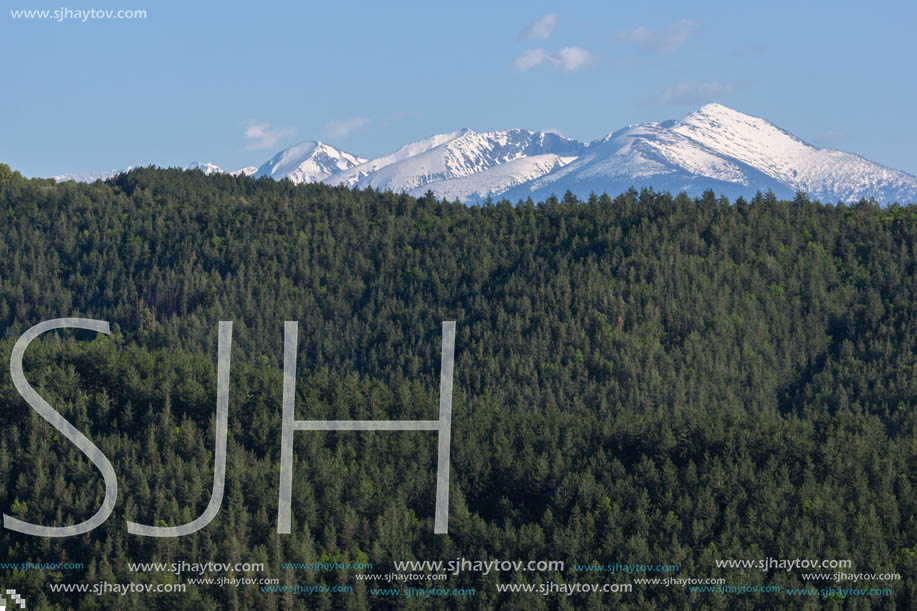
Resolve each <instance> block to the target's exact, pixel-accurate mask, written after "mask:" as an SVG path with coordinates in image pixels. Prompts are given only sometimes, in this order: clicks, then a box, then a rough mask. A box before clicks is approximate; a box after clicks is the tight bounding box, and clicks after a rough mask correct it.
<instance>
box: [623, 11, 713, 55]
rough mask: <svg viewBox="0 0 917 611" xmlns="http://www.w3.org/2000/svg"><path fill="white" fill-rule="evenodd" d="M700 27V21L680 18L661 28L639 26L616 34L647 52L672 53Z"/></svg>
mask: <svg viewBox="0 0 917 611" xmlns="http://www.w3.org/2000/svg"><path fill="white" fill-rule="evenodd" d="M699 29H700V23H698V22H697V21H692V20H690V19H682V20H681V21H677V22H675V23H673V24H672V25H670V26H669V27H667V28H665V29H662V30H651V29H649V28H647V27H646V26H642V25H641V26H640V27H637V28H634V29H633V30H626V31H624V32H621V33H620V34H618V40H619V41H620V42H628V43H631V44H632V45H635V46H636V47H638V48H640V49H642V50H643V51H644V52H647V53H662V54H667V53H674V52H675V51H677V50H678V49H680V48H681V47H682V45H684V44H685V43H686V42H688V39H690V38H691V36H693V35H694V33H695V32H697V31H698V30H699Z"/></svg>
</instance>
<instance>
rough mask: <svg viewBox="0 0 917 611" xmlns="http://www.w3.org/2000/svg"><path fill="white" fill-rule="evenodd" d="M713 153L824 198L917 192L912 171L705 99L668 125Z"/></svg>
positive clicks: (843, 198) (854, 198)
mask: <svg viewBox="0 0 917 611" xmlns="http://www.w3.org/2000/svg"><path fill="white" fill-rule="evenodd" d="M671 129H672V131H674V132H677V133H679V134H683V135H685V136H687V137H689V138H691V139H693V140H695V141H696V142H699V143H701V144H703V145H705V146H707V147H708V148H710V149H711V150H713V151H716V152H717V153H719V154H721V155H724V156H729V157H731V158H733V159H737V160H739V161H742V162H744V163H747V164H748V165H750V166H752V167H754V168H757V169H758V170H760V171H761V172H763V173H765V174H767V175H768V176H771V177H772V178H774V179H776V180H778V181H779V182H781V183H782V184H784V185H786V186H787V187H788V188H789V189H791V190H792V191H806V192H807V193H808V194H809V195H811V196H814V197H817V198H821V199H826V200H836V199H841V200H846V201H851V200H858V199H860V198H862V197H866V198H869V197H875V198H876V199H877V200H879V199H883V200H884V199H887V198H889V197H891V198H892V199H894V197H893V196H894V194H895V193H908V192H910V196H909V197H910V198H912V199H913V198H914V197H915V196H917V179H915V177H914V176H911V175H909V174H906V173H905V172H900V171H898V170H892V169H889V168H885V167H883V166H881V165H879V164H877V163H873V162H871V161H868V160H866V159H863V158H862V157H860V156H859V155H853V154H851V153H844V152H841V151H834V150H830V149H819V148H816V147H814V146H812V145H811V144H808V143H806V142H803V141H802V140H800V139H799V138H796V137H795V136H793V135H792V134H789V133H787V132H785V131H784V130H782V129H780V128H779V127H777V126H775V125H773V124H771V123H769V122H767V121H765V120H764V119H760V118H758V117H752V116H749V115H746V114H743V113H740V112H737V111H735V110H732V109H731V108H727V107H725V106H723V105H721V104H707V105H706V106H703V107H701V108H700V109H699V110H697V111H695V112H692V113H691V114H689V115H687V116H686V117H684V118H683V119H681V120H679V121H676V122H674V123H673V124H672V128H671Z"/></svg>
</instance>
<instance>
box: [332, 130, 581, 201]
mask: <svg viewBox="0 0 917 611" xmlns="http://www.w3.org/2000/svg"><path fill="white" fill-rule="evenodd" d="M583 148H584V147H583V145H582V144H580V143H579V142H576V141H574V140H569V139H567V138H564V137H562V136H558V135H557V134H551V133H545V132H530V131H528V130H524V129H511V130H502V131H491V132H482V133H478V132H475V131H473V130H470V129H461V130H458V131H455V132H451V133H448V134H439V135H436V136H433V137H431V138H426V139H424V140H420V141H418V142H414V143H411V144H408V145H406V146H403V147H401V148H400V149H398V150H397V151H395V152H394V153H392V154H390V155H385V156H384V157H379V158H378V159H373V160H372V161H368V162H366V163H363V164H360V165H358V166H356V167H354V168H351V169H349V170H346V171H344V172H341V173H339V174H336V175H334V176H330V177H328V178H326V179H325V182H327V183H329V184H343V185H347V186H350V187H373V188H374V189H378V190H392V191H407V192H408V193H410V194H412V195H422V194H423V193H425V192H426V191H427V190H431V191H433V192H434V193H436V194H437V195H439V196H441V197H450V198H455V199H461V200H477V199H483V198H485V197H488V196H493V195H499V194H500V193H503V192H504V191H506V190H507V189H509V188H511V187H513V186H515V185H517V184H521V183H523V182H526V181H529V180H532V179H533V178H536V177H538V176H542V175H544V174H546V173H547V172H550V171H551V170H553V169H554V168H557V167H562V166H563V165H565V164H567V163H569V162H570V161H572V160H574V159H576V158H577V157H578V156H579V155H580V154H581V153H582V151H583Z"/></svg>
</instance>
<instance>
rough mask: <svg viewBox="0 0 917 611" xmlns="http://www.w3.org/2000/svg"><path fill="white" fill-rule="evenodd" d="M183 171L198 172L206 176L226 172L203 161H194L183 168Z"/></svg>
mask: <svg viewBox="0 0 917 611" xmlns="http://www.w3.org/2000/svg"><path fill="white" fill-rule="evenodd" d="M185 170H200V171H201V172H203V173H204V174H206V175H207V176H210V175H211V174H225V173H226V172H225V171H224V170H223V168H221V167H220V166H218V165H216V164H214V163H209V162H205V161H194V162H192V163H189V164H188V165H186V166H185Z"/></svg>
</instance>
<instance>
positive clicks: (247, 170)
mask: <svg viewBox="0 0 917 611" xmlns="http://www.w3.org/2000/svg"><path fill="white" fill-rule="evenodd" d="M257 171H258V166H256V165H249V166H245V167H244V168H239V169H238V170H235V171H234V172H230V174H231V175H233V176H251V175H252V174H254V173H255V172H257Z"/></svg>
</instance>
